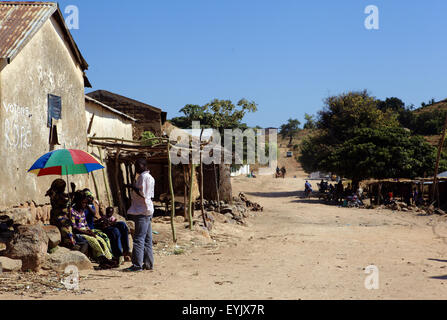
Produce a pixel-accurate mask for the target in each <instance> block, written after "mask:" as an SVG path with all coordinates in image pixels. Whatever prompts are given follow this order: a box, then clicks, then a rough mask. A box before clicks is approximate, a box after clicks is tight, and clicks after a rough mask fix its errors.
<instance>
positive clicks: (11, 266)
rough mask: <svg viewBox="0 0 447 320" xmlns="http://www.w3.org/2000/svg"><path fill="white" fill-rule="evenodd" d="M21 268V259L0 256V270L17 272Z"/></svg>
mask: <svg viewBox="0 0 447 320" xmlns="http://www.w3.org/2000/svg"><path fill="white" fill-rule="evenodd" d="M20 270H22V260H13V259H10V258H7V257H0V271H3V272H17V271H20Z"/></svg>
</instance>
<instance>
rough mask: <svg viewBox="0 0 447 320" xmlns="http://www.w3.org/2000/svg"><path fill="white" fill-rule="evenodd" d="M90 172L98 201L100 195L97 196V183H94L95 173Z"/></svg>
mask: <svg viewBox="0 0 447 320" xmlns="http://www.w3.org/2000/svg"><path fill="white" fill-rule="evenodd" d="M90 173H91V175H92V179H93V186H94V187H95V192H96V199H97V200H98V202H100V201H101V197H100V196H99V191H98V184H97V183H96V178H95V174H94V173H93V172H90Z"/></svg>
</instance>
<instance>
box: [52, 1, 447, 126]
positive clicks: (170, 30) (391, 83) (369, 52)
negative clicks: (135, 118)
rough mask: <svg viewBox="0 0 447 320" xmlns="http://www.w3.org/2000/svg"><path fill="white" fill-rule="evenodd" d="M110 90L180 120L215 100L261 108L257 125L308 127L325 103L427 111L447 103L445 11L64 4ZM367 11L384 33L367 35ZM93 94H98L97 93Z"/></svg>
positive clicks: (439, 6) (411, 6)
mask: <svg viewBox="0 0 447 320" xmlns="http://www.w3.org/2000/svg"><path fill="white" fill-rule="evenodd" d="M59 4H60V7H61V10H62V12H64V8H65V7H66V6H67V5H71V4H74V5H77V6H78V8H79V13H80V16H79V18H80V28H79V30H72V33H73V36H74V38H75V40H76V42H77V43H78V46H79V47H80V49H81V52H82V53H83V55H84V56H85V58H86V60H87V62H88V63H89V64H90V68H89V70H88V72H87V74H88V77H89V79H90V81H91V82H92V84H93V90H97V89H105V90H110V91H113V92H116V93H120V94H122V95H125V96H129V97H131V98H134V99H137V100H141V101H143V102H147V103H149V104H152V105H154V106H157V107H160V108H162V109H163V110H165V111H167V112H168V118H171V117H173V116H177V115H179V113H178V110H180V109H181V108H182V107H183V106H184V105H185V104H200V105H202V104H205V103H207V102H209V101H210V100H212V99H214V98H219V99H231V100H233V101H235V102H237V101H238V100H239V99H241V98H247V99H249V100H254V101H255V102H256V103H257V104H258V112H257V113H255V114H250V115H248V116H247V117H246V118H245V121H246V122H247V123H248V124H249V125H261V126H263V127H271V126H273V127H279V126H280V125H281V124H283V123H285V122H286V121H287V119H288V118H298V119H299V120H301V121H303V117H304V113H310V114H315V113H316V112H317V111H318V110H319V109H321V107H322V105H323V99H324V98H325V97H327V96H328V95H335V94H339V93H342V92H346V91H349V90H360V89H368V90H369V91H370V92H371V94H373V95H374V96H376V97H378V98H380V99H384V98H386V97H391V96H396V97H399V98H401V99H402V100H403V101H404V102H405V103H407V104H415V105H417V106H419V105H420V103H421V102H423V101H428V100H430V99H431V98H434V99H435V100H442V99H445V98H447V87H446V77H447V59H446V58H447V41H446V34H447V1H445V0H428V1H408V0H407V1H404V0H368V1H365V0H338V1H334V0H314V1H299V0H277V1H273V0H269V1H262V0H243V1H242V0H225V1H224V0H188V1H185V0H175V1H174V0H164V1H143V0H139V1H132V0H130V1H125V2H124V1H114V0H109V1H105V0H95V1H87V0H70V1H59ZM367 5H376V6H377V7H378V8H379V17H380V29H379V30H367V29H366V28H365V27H364V20H365V18H366V17H367V14H365V13H364V10H365V8H366V6H367ZM88 91H90V89H89V90H88Z"/></svg>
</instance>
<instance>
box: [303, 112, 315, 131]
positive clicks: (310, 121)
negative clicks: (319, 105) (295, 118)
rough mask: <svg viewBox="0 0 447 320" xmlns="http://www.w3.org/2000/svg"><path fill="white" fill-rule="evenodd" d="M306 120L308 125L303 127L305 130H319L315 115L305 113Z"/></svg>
mask: <svg viewBox="0 0 447 320" xmlns="http://www.w3.org/2000/svg"><path fill="white" fill-rule="evenodd" d="M304 119H305V120H306V123H305V124H304V126H303V128H304V129H308V130H312V129H316V128H317V123H316V121H315V117H314V116H313V115H310V114H307V113H305V114H304Z"/></svg>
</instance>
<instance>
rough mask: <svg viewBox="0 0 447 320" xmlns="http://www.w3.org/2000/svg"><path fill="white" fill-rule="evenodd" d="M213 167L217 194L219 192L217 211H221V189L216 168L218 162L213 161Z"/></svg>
mask: <svg viewBox="0 0 447 320" xmlns="http://www.w3.org/2000/svg"><path fill="white" fill-rule="evenodd" d="M213 169H214V183H215V185H216V194H217V210H218V211H217V212H219V213H220V190H219V181H218V179H217V170H216V164H215V163H214V162H213Z"/></svg>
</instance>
